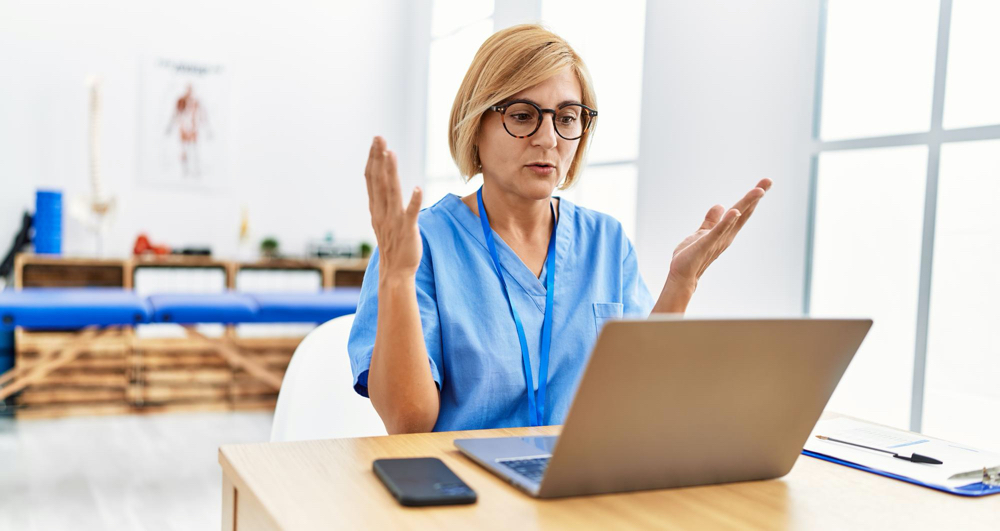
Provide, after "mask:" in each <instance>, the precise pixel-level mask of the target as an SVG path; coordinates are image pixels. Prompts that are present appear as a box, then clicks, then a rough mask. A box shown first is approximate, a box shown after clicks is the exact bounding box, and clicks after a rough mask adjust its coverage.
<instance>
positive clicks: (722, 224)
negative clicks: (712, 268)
mask: <svg viewBox="0 0 1000 531" xmlns="http://www.w3.org/2000/svg"><path fill="white" fill-rule="evenodd" d="M740 216H741V214H740V211H739V210H736V209H735V208H731V209H729V210H727V211H726V213H725V215H724V216H723V217H722V220H721V221H719V223H718V224H717V225H716V226H715V227H714V228H713V229H712V230H711V231H710V232H709V233H708V234H706V235H705V236H704V237H703V238H701V239H700V240H698V241H697V242H696V244H697V245H699V246H701V248H702V250H701V252H703V253H706V254H707V255H708V259H706V260H702V261H701V265H700V266H699V268H698V277H701V275H702V273H704V272H705V270H706V269H708V266H709V265H710V264H711V263H712V262H714V261H715V259H716V258H718V257H719V255H720V254H722V251H725V250H726V247H727V246H728V244H727V243H726V242H727V241H728V240H727V238H728V235H729V234H730V232H731V231H732V230H733V228H734V227H735V226H736V223H737V222H738V221H739V219H740Z"/></svg>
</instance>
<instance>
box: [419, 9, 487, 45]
mask: <svg viewBox="0 0 1000 531" xmlns="http://www.w3.org/2000/svg"><path fill="white" fill-rule="evenodd" d="M492 17H493V0H434V7H433V8H432V10H431V38H435V39H436V38H439V37H443V36H445V35H448V34H450V33H454V32H455V31H457V30H459V29H461V28H463V27H465V26H468V25H469V24H472V23H473V22H480V21H482V20H484V19H488V18H492ZM476 48H479V46H478V45H477V46H476Z"/></svg>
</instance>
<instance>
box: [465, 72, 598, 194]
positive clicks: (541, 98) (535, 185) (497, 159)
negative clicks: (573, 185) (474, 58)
mask: <svg viewBox="0 0 1000 531" xmlns="http://www.w3.org/2000/svg"><path fill="white" fill-rule="evenodd" d="M582 93H583V91H582V89H581V87H580V81H579V80H578V79H577V77H576V74H575V73H574V72H573V70H572V69H570V68H566V69H565V70H563V71H562V72H560V73H559V74H556V75H555V76H552V77H551V78H549V79H547V80H546V81H543V82H541V83H539V84H537V85H535V86H533V87H531V88H528V89H525V90H523V91H521V92H518V93H517V94H515V95H514V96H512V97H511V98H510V99H512V100H514V99H519V100H529V101H532V102H534V103H535V104H536V105H538V106H539V107H541V108H542V109H558V108H559V105H561V104H563V103H571V102H572V103H580V102H581V100H582ZM497 103H499V102H497ZM543 116H544V119H543V121H542V126H541V127H540V128H539V129H538V131H535V134H533V135H531V136H529V137H527V138H514V137H513V136H510V134H508V133H507V131H506V130H504V127H503V117H502V116H501V115H500V113H498V112H493V111H489V112H487V113H486V115H485V117H484V118H483V123H482V127H481V128H480V131H479V160H480V161H481V162H482V164H483V179H484V180H486V181H490V182H491V183H492V185H493V186H498V187H499V188H500V189H502V190H504V191H505V192H507V193H510V194H513V195H516V196H520V197H523V198H525V199H535V200H538V199H545V198H547V197H551V196H552V192H553V190H555V188H556V186H558V185H559V183H560V182H562V180H563V179H564V178H565V177H566V172H568V171H569V166H570V164H571V163H572V162H573V157H574V156H575V155H576V149H577V147H578V146H579V145H580V140H581V139H577V140H566V139H564V138H562V137H560V136H559V135H557V134H556V131H555V127H553V124H552V119H553V116H552V114H551V113H545V114H544V115H543ZM544 165H549V166H548V167H545V166H544Z"/></svg>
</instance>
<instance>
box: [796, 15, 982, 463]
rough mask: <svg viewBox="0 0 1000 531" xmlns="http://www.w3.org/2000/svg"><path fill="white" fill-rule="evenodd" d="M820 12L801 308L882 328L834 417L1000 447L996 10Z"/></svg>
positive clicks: (841, 392)
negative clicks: (995, 415) (995, 418)
mask: <svg viewBox="0 0 1000 531" xmlns="http://www.w3.org/2000/svg"><path fill="white" fill-rule="evenodd" d="M821 12H822V15H821V16H822V20H821V31H820V54H819V56H820V64H819V65H818V68H817V72H818V75H817V80H818V82H817V98H816V105H817V108H816V117H817V119H816V123H815V124H814V144H813V145H814V160H813V176H812V178H813V187H812V193H813V195H812V216H811V219H812V230H811V231H810V244H809V251H808V252H809V256H808V259H809V262H810V264H811V267H810V268H809V274H808V278H807V290H806V300H805V303H804V306H805V310H806V312H807V313H810V314H811V315H813V316H870V317H872V318H873V319H874V320H875V325H874V326H873V328H872V331H871V332H870V334H869V337H868V338H867V339H866V340H865V343H864V345H862V347H861V349H860V350H859V351H858V354H857V356H856V357H855V360H854V362H852V364H851V366H850V368H849V369H848V371H847V373H846V374H845V376H844V379H843V381H842V382H841V385H840V387H838V389H837V392H836V393H835V394H834V396H833V398H832V399H831V402H830V405H829V407H830V409H833V410H836V411H841V412H844V413H848V414H854V415H858V416H861V417H864V418H868V419H871V420H875V421H878V422H883V423H886V424H890V425H895V426H900V427H908V428H909V429H912V430H915V431H921V430H922V431H925V432H927V433H929V434H933V435H936V436H940V437H943V438H947V439H956V440H962V441H963V442H968V443H971V444H979V445H981V446H987V447H988V446H991V445H992V446H995V444H996V441H997V440H998V439H1000V426H998V425H997V424H996V423H995V422H987V421H986V419H987V418H988V417H989V415H988V413H987V412H989V411H996V410H997V409H998V408H1000V385H998V384H997V382H996V378H995V375H996V374H1000V343H998V342H997V340H996V338H995V334H994V333H993V332H992V330H993V328H994V327H995V326H996V324H995V323H997V322H998V320H1000V310H998V309H997V308H998V305H997V303H996V301H997V300H998V299H1000V277H998V275H997V273H996V264H997V262H998V260H1000V223H997V222H996V219H995V218H996V216H995V215H994V213H993V212H994V210H995V207H994V206H993V203H994V202H995V201H994V200H993V198H995V197H997V195H998V194H1000V98H997V96H996V95H997V94H998V93H1000V71H998V70H997V69H995V68H990V67H989V66H988V65H992V64H995V63H996V62H997V59H998V55H1000V34H998V33H997V32H996V31H995V28H996V27H997V26H998V24H1000V3H997V2H996V1H994V0H940V1H938V0H825V1H824V2H823V9H822V10H821ZM987 375H993V376H990V377H987ZM990 379H992V380H993V381H992V382H991V381H989V380H990Z"/></svg>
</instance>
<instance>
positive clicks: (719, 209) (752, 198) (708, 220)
mask: <svg viewBox="0 0 1000 531" xmlns="http://www.w3.org/2000/svg"><path fill="white" fill-rule="evenodd" d="M770 188H771V180H770V179H761V181H760V182H759V183H757V187H756V188H754V189H753V190H750V191H749V192H747V194H746V195H745V196H743V199H740V200H739V201H738V202H737V203H736V204H735V205H733V207H732V208H730V209H729V210H726V209H725V208H724V207H723V206H722V205H715V206H713V207H712V208H711V209H709V211H708V214H706V215H705V221H703V222H702V224H701V227H698V230H697V231H695V232H694V234H692V235H690V236H688V237H687V238H684V241H682V242H681V243H680V245H678V246H677V248H676V249H674V256H673V260H671V262H670V274H669V277H668V278H672V279H673V280H674V281H675V282H679V283H687V284H689V285H692V286H693V285H696V284H697V282H698V279H700V278H701V275H702V274H703V273H704V272H705V270H706V269H708V266H709V265H711V264H712V262H714V261H715V259H716V258H718V257H719V255H721V254H722V252H723V251H725V250H726V249H727V248H728V247H729V245H730V244H731V243H733V239H734V238H736V234H738V233H739V232H740V229H741V228H743V225H745V224H746V222H747V220H748V219H750V215H751V214H753V211H754V209H755V208H757V203H758V202H760V199H761V198H762V197H764V194H765V192H767V190H769V189H770Z"/></svg>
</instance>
